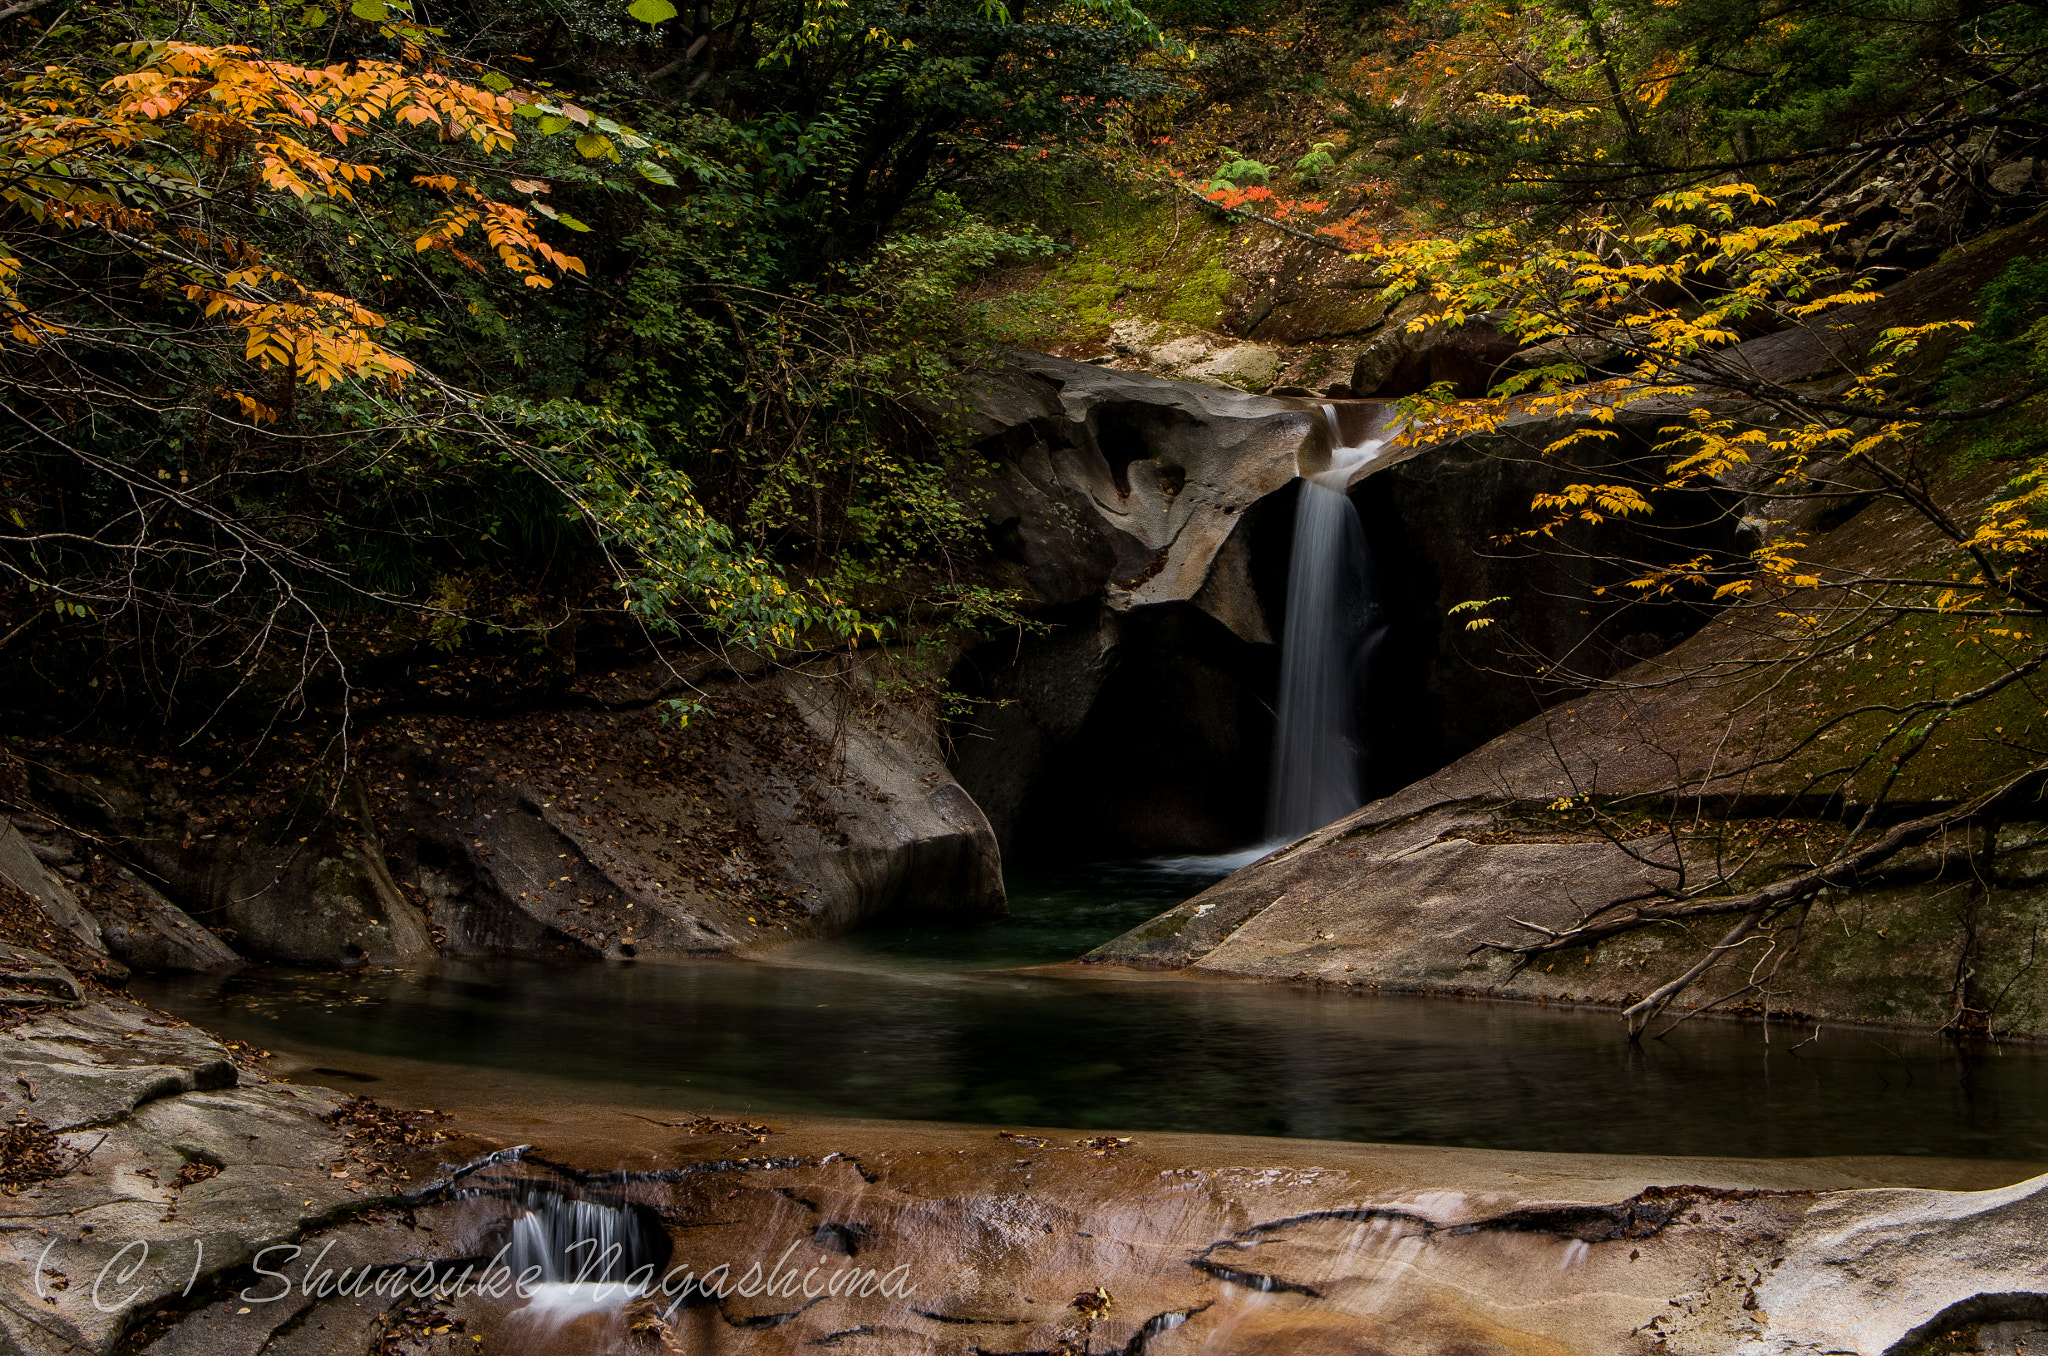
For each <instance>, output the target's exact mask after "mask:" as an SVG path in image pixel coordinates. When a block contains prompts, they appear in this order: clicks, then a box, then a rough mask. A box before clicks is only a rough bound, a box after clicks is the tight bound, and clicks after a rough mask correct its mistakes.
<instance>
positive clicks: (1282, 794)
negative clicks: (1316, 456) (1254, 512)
mask: <svg viewBox="0 0 2048 1356" xmlns="http://www.w3.org/2000/svg"><path fill="white" fill-rule="evenodd" d="M1323 419H1324V422H1325V423H1326V424H1327V425H1328V427H1329V430H1330V441H1331V444H1332V451H1331V454H1330V468H1329V469H1328V470H1326V471H1322V472H1319V473H1317V474H1315V475H1304V476H1303V477H1302V486H1301V498H1300V500H1299V501H1297V503H1296V506H1295V510H1294V556H1293V560H1292V561H1291V563H1290V564H1289V566H1288V571H1287V623H1286V631H1285V634H1284V635H1283V636H1282V638H1281V651H1280V655H1281V657H1280V721H1279V729H1278V730H1277V732H1276V734H1275V737H1274V741H1273V782H1272V790H1271V792H1270V794H1269V797H1268V801H1267V812H1266V829H1267V834H1268V836H1269V837H1270V838H1271V839H1273V840H1274V841H1276V842H1283V843H1284V842H1290V841H1292V840H1293V839H1296V838H1299V837H1300V836H1301V835H1303V834H1305V833H1308V832H1309V831H1311V830H1313V829H1319V828H1321V827H1322V826H1323V825H1325V824H1328V823H1330V822H1331V821H1333V820H1336V819H1341V818H1342V817H1343V816H1345V815H1348V814H1350V813H1351V812H1352V811H1353V810H1355V809H1357V808H1358V807H1359V805H1360V804H1361V803H1362V802H1363V800H1364V795H1363V793H1362V791H1361V789H1360V783H1359V766H1360V762H1361V759H1362V755H1363V750H1361V749H1360V747H1359V744H1358V739H1357V733H1356V730H1355V729H1354V722H1353V719H1352V708H1353V706H1354V704H1355V701H1356V679H1357V678H1358V676H1359V673H1360V667H1361V665H1362V663H1363V661H1364V660H1365V659H1366V658H1367V657H1368V656H1369V653H1370V650H1371V648H1372V646H1373V645H1374V644H1376V643H1377V641H1378V637H1379V633H1380V629H1381V628H1380V625H1379V622H1378V615H1377V614H1378V607H1377V604H1376V600H1375V599H1374V597H1373V592H1372V563H1371V560H1370V558H1369V557H1368V556H1367V554H1366V547H1365V529H1364V526H1363V525H1362V524H1361V523H1360V522H1359V520H1358V510H1357V509H1356V508H1354V507H1353V506H1352V503H1351V500H1350V498H1349V497H1348V496H1347V495H1346V494H1345V487H1346V486H1347V485H1348V484H1349V482H1350V480H1351V477H1352V476H1353V475H1355V474H1356V473H1357V471H1358V470H1359V468H1360V467H1362V466H1364V465H1365V464H1366V463H1367V462H1370V461H1372V460H1373V459H1374V458H1375V457H1376V456H1377V455H1378V453H1379V451H1380V449H1381V448H1382V447H1384V446H1385V445H1386V443H1387V440H1388V438H1389V437H1390V436H1391V430H1387V429H1384V428H1381V427H1379V426H1377V425H1376V426H1375V429H1374V433H1373V435H1370V436H1368V437H1367V438H1366V439H1365V440H1364V441H1363V442H1361V443H1358V444H1356V445H1346V443H1345V441H1344V438H1343V435H1342V432H1341V430H1340V429H1339V427H1338V423H1337V411H1336V408H1335V407H1334V406H1330V405H1325V406H1323Z"/></svg>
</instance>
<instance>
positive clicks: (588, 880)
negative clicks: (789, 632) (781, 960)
mask: <svg viewBox="0 0 2048 1356" xmlns="http://www.w3.org/2000/svg"><path fill="white" fill-rule="evenodd" d="M888 662H889V660H888V659H887V657H886V656H884V657H879V658H875V659H872V660H865V659H864V660H858V661H848V662H846V663H842V664H838V665H823V666H819V665H814V666H812V667H811V668H810V669H806V670H799V671H768V672H763V673H760V674H756V675H755V676H753V677H742V676H739V675H736V674H731V673H727V674H724V675H722V676H714V675H705V674H701V673H700V674H698V675H697V679H698V681H697V684H696V686H697V690H698V691H699V692H700V693H702V694H704V696H705V697H706V698H707V702H708V705H709V706H710V707H711V710H710V712H708V713H707V714H706V715H704V716H701V717H700V718H698V719H696V720H694V721H691V722H690V723H688V724H686V725H685V724H677V723H669V722H666V721H665V720H664V718H663V714H662V712H663V709H664V708H663V706H662V703H663V701H664V700H665V697H666V695H667V693H668V690H669V689H668V687H667V686H665V685H669V684H672V683H673V681H674V679H673V675H672V674H671V673H670V672H669V671H668V670H666V669H662V668H658V667H652V666H649V667H637V668H625V669H620V670H617V671H614V672H611V673H598V674H592V675H588V676H587V677H586V680H585V687H584V691H583V693H582V695H581V698H580V700H575V701H570V702H564V703H562V704H560V705H559V706H557V707H555V708H554V709H543V710H531V709H528V710H523V711H513V712H509V713H504V714H500V715H496V716H493V715H488V714H484V713H475V714H464V715H455V714H452V713H450V714H443V715H421V716H411V715H394V716H392V717H390V718H389V719H387V720H385V721H382V722H379V723H377V724H376V725H374V726H373V728H371V729H370V731H369V732H368V733H367V734H366V736H365V737H364V739H363V740H362V743H361V745H360V747H359V748H358V750H357V751H356V760H355V762H354V765H353V767H352V770H351V772H350V775H348V776H347V777H345V778H343V779H342V780H341V781H340V782H339V783H336V782H333V781H327V780H321V781H315V782H312V783H295V784H294V783H285V784H280V785H272V784H271V783H270V782H268V781H266V780H265V779H264V778H265V774H266V773H268V774H270V775H272V776H275V775H276V768H275V767H274V765H273V766H270V767H264V766H252V767H251V768H250V769H249V770H248V771H247V775H246V776H245V777H242V778H235V779H231V778H222V779H219V780H218V781H215V782H213V783H212V784H211V785H209V786H207V787H206V788H205V789H204V790H199V789H197V788H195V787H194V786H193V784H192V779H193V774H192V772H191V770H189V769H176V770H173V769H170V768H166V767H160V766H152V765H150V764H146V763H144V762H142V761H140V760H137V759H133V758H122V757H113V756H107V755H104V754H101V755H90V756H89V755H86V754H84V753H82V752H80V751H75V750H49V751H46V754H45V758H44V763H43V766H42V768H41V769H39V770H38V772H37V774H36V776H35V778H34V781H35V785H36V789H37V792H38V794H39V795H40V797H41V799H42V801H43V803H44V806H45V808H46V809H47V810H48V811H49V812H50V815H51V816H53V817H54V819H61V820H64V821H65V822H67V823H69V824H71V825H72V826H73V827H75V828H78V829H81V830H85V829H89V830H90V831H91V837H92V838H93V839H94V840H96V842H97V844H98V845H99V846H98V847H96V848H94V849H85V848H82V847H79V846H78V843H79V839H78V838H77V837H76V836H74V835H68V834H67V833H66V831H65V830H64V829H62V828H60V827H59V826H58V825H57V824H56V823H55V822H54V820H51V821H45V822H46V823H48V827H49V830H50V832H49V833H48V834H46V835H45V838H46V840H47V841H49V842H51V843H57V844H60V845H68V846H60V847H59V848H58V849H53V850H62V851H75V852H77V853H78V855H79V859H80V861H81V862H82V863H83V866H84V870H83V871H82V872H81V878H80V881H79V882H78V883H77V886H76V888H77V889H79V890H80V891H82V892H83V893H84V895H85V898H86V900H87V903H88V906H89V908H90V909H91V911H92V913H93V915H94V916H96V917H97V918H98V919H99V920H100V923H101V926H103V927H104V929H105V930H106V932H107V935H108V936H109V938H110V939H111V944H113V945H115V946H116V947H117V948H118V949H119V951H120V953H121V954H122V955H123V956H124V958H126V959H128V960H129V961H130V963H131V964H133V965H135V966H136V967H137V968H144V969H184V970H204V969H214V968H221V967H222V966H224V965H230V964H233V963H236V959H237V957H243V958H249V959H256V960H270V961H282V962H287V963H291V964H298V965H310V966H335V965H340V966H348V965H358V964H366V963H374V964H388V963H393V962H401V963H402V962H406V961H416V960H419V959H422V958H425V957H429V956H432V955H435V954H443V953H445V954H457V955H478V954H483V955H493V954H501V955H524V956H537V957H547V958H565V957H570V956H583V957H595V956H609V957H613V958H619V959H629V958H635V957H638V958H642V959H657V958H660V957H662V956H675V955H684V954H703V953H713V952H729V951H745V950H750V949H754V948H758V947H762V946H773V945H777V944H780V943H782V942H786V941H792V940H797V939H800V938H805V937H813V936H818V935H826V934H830V933H834V932H837V931H840V930H843V929H844V928H846V927H848V926H850V925H852V924H853V923H855V922H857V921H859V920H861V919H863V918H867V917H870V916H872V915H874V914H877V913H881V912H886V911H889V910H898V911H905V912H932V911H935V912H941V913H946V914H949V915H952V916H955V917H962V918H985V917H988V916H990V915H993V914H1000V913H1001V912H1002V911H1003V909H1004V896H1003V885H1002V868H1001V860H1000V856H999V854H998V851H997V847H996V843H995V840H994V837H993V835H992V833H991V832H990V829H989V827H988V822H987V820H986V818H985V817H984V816H983V815H982V813H981V811H980V809H979V808H978V807H977V806H976V805H975V804H974V802H973V800H972V799H971V798H970V797H969V796H968V795H967V793H966V792H964V791H963V790H962V789H961V788H960V786H959V785H958V784H957V783H956V782H955V781H954V780H953V778H952V776H951V775H950V774H949V773H948V772H947V770H946V765H945V761H944V755H943V751H942V748H941V746H940V743H939V739H938V736H937V735H936V734H935V732H934V723H935V722H933V721H932V720H931V719H929V718H928V717H924V716H920V715H919V714H918V713H917V712H916V711H915V710H914V709H912V708H909V707H906V706H904V705H903V704H901V703H895V702H891V701H888V700H884V699H883V698H882V697H881V695H880V693H879V691H878V688H877V682H878V680H882V679H886V676H887V675H886V674H885V673H882V672H881V670H880V669H879V668H877V666H878V665H879V666H883V667H886V665H887V663H888ZM67 753H68V754H69V755H70V756H69V758H68V759H67V758H66V754H67ZM159 761H161V760H159ZM67 763H68V765H67ZM205 772H206V775H207V776H208V777H209V778H211V776H212V770H211V769H210V768H209V769H206V770H205ZM181 774H182V775H181ZM280 800H282V801H283V802H284V806H285V808H282V809H279V808H277V804H278V802H279V801H280ZM223 943H225V945H223ZM229 948H232V950H230V949H229Z"/></svg>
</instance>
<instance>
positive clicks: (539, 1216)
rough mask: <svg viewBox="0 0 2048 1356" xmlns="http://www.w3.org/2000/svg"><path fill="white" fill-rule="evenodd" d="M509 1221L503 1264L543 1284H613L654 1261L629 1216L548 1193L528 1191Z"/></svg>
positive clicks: (653, 1249)
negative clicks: (530, 1274)
mask: <svg viewBox="0 0 2048 1356" xmlns="http://www.w3.org/2000/svg"><path fill="white" fill-rule="evenodd" d="M520 1205H521V1207H522V1208H521V1209H520V1212H519V1213H518V1215H516V1216H514V1218H513V1220H512V1236H511V1238H510V1239H509V1240H508V1241H509V1242H510V1244H511V1250H510V1255H509V1256H508V1257H507V1258H506V1265H507V1266H508V1267H510V1268H511V1270H512V1273H513V1274H514V1275H520V1274H523V1273H526V1272H528V1271H529V1270H531V1271H533V1272H536V1273H538V1276H539V1280H540V1283H541V1284H543V1285H567V1284H575V1283H582V1284H586V1285H590V1284H610V1285H617V1286H619V1287H620V1288H621V1289H622V1290H623V1289H624V1288H625V1286H626V1284H627V1281H628V1278H629V1277H631V1276H632V1275H633V1273H635V1272H639V1271H644V1269H645V1268H646V1267H647V1266H648V1265H649V1264H651V1263H656V1262H659V1261H660V1260H661V1259H660V1257H659V1255H658V1253H659V1247H658V1245H657V1243H656V1242H655V1241H654V1240H653V1239H652V1238H651V1237H650V1236H649V1231H648V1229H647V1226H646V1225H645V1224H643V1223H642V1222H641V1221H640V1220H639V1219H638V1218H637V1217H636V1216H635V1215H633V1214H632V1212H630V1211H628V1210H626V1209H624V1208H622V1207H620V1206H616V1205H607V1204H603V1203H600V1202H598V1201H588V1200H575V1199H572V1198H569V1197H565V1196H562V1195H560V1194H558V1193H556V1192H552V1191H530V1192H527V1193H526V1194H525V1195H524V1197H523V1199H522V1200H521V1201H520Z"/></svg>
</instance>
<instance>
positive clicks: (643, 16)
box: [626, 0, 676, 28]
mask: <svg viewBox="0 0 2048 1356" xmlns="http://www.w3.org/2000/svg"><path fill="white" fill-rule="evenodd" d="M626 13H628V14H630V15H632V16H633V17H634V18H636V19H638V20H639V21H640V22H641V23H643V24H646V25H647V26H648V27H649V28H652V27H653V26H654V25H656V24H658V23H662V22H664V21H666V20H669V19H673V18H675V17H676V7H675V6H674V5H672V4H670V3H669V0H633V3H632V4H630V5H628V6H626Z"/></svg>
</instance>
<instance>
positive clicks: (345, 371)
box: [185, 274, 418, 419]
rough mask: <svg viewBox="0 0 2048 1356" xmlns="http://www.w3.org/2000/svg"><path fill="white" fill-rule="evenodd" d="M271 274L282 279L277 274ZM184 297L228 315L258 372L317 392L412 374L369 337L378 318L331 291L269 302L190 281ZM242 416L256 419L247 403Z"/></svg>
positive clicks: (404, 363) (405, 364)
mask: <svg viewBox="0 0 2048 1356" xmlns="http://www.w3.org/2000/svg"><path fill="white" fill-rule="evenodd" d="M275 276H276V277H277V278H279V279H284V275H282V274H277V275H275ZM285 281H287V282H289V281H291V280H289V279H285ZM185 295H186V296H187V297H188V298H190V299H191V300H193V301H199V302H204V303H205V306H204V309H205V313H206V314H207V315H209V316H213V315H219V314H223V313H225V314H227V315H228V316H230V317H232V319H233V321H234V323H235V324H236V325H238V326H239V327H240V328H241V330H242V332H243V339H244V342H243V352H242V356H243V357H244V358H246V359H248V360H249V361H251V362H254V363H256V364H257V365H258V366H260V367H264V368H271V367H284V368H287V369H289V370H290V371H291V372H292V373H293V374H294V375H295V377H296V378H297V379H298V380H300V381H303V382H306V383H308V384H310V385H314V386H318V387H319V388H320V389H321V390H323V391H325V390H328V389H330V388H332V387H333V386H334V385H335V384H336V383H337V382H340V381H345V380H349V379H353V378H358V377H373V378H382V379H384V380H386V381H387V382H396V381H401V380H403V379H404V378H406V377H409V376H411V375H412V374H413V373H414V372H415V371H417V370H418V369H417V368H415V367H414V365H413V364H412V363H411V362H410V361H408V360H407V359H405V358H402V357H400V356H399V355H398V354H396V353H393V352H392V351H391V350H390V349H387V348H385V347H384V346H383V345H381V344H379V343H377V342H376V341H375V340H373V339H372V338H370V334H369V331H370V330H372V329H381V328H383V325H384V318H383V317H382V316H380V315H377V314H376V313H375V312H373V311H370V310H368V309H366V308H365V307H363V306H361V305H359V304H357V303H356V302H354V301H351V300H349V299H348V298H347V297H341V296H336V295H335V294H334V293H332V292H313V291H302V292H301V296H302V297H303V299H302V300H296V301H275V300H267V299H263V298H260V297H247V296H237V295H235V294H234V293H231V292H226V291H222V290H220V289H217V288H211V287H207V286H205V285H203V284H199V283H193V284H190V285H188V286H187V287H186V288H185ZM223 394H225V395H227V396H228V397H229V398H231V399H234V400H236V401H237V402H238V403H239V402H243V401H247V400H248V397H245V396H241V395H239V394H237V393H236V392H233V391H226V392H223ZM251 403H252V404H253V403H254V402H251ZM259 408H261V407H259ZM244 413H245V414H247V415H248V416H249V417H250V418H252V419H260V416H259V414H258V413H257V411H256V410H252V409H250V408H249V407H248V405H245V406H244ZM273 417H274V416H273Z"/></svg>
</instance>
